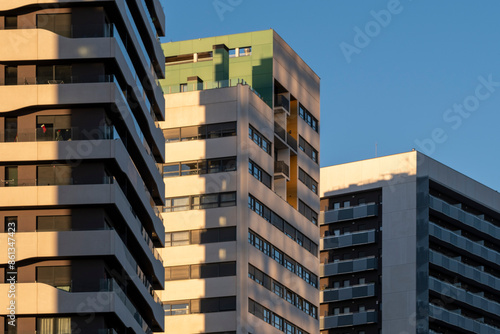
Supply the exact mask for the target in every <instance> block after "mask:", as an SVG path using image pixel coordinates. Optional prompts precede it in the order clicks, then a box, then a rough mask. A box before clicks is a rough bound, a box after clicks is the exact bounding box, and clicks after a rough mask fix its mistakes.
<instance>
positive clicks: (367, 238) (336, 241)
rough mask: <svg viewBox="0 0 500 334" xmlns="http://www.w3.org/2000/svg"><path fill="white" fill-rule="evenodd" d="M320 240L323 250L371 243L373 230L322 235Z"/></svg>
mask: <svg viewBox="0 0 500 334" xmlns="http://www.w3.org/2000/svg"><path fill="white" fill-rule="evenodd" d="M322 242H323V249H324V250H327V249H337V248H342V247H350V246H356V245H363V244H368V243H373V242H375V230H369V231H361V232H354V233H350V234H344V235H340V236H329V237H324V238H323V240H322Z"/></svg>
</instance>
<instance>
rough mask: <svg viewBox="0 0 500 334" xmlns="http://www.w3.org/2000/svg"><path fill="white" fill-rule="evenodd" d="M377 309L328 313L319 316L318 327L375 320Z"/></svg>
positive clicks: (335, 326) (373, 321)
mask: <svg viewBox="0 0 500 334" xmlns="http://www.w3.org/2000/svg"><path fill="white" fill-rule="evenodd" d="M377 318H378V316H377V311H375V310H368V311H366V312H358V313H347V314H338V315H328V316H325V317H324V318H320V321H319V329H326V328H338V327H347V326H358V325H364V324H371V323H376V322H377Z"/></svg>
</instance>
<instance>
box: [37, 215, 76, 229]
mask: <svg viewBox="0 0 500 334" xmlns="http://www.w3.org/2000/svg"><path fill="white" fill-rule="evenodd" d="M36 230H37V231H39V232H44V231H71V216H39V217H36Z"/></svg>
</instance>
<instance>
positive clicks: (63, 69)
mask: <svg viewBox="0 0 500 334" xmlns="http://www.w3.org/2000/svg"><path fill="white" fill-rule="evenodd" d="M71 82H73V79H72V68H71V65H37V67H36V83H38V84H63V83H71Z"/></svg>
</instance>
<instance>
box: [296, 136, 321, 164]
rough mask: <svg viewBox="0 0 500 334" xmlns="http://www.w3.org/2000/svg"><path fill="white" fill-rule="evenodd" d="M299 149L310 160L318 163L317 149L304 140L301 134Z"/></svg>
mask: <svg viewBox="0 0 500 334" xmlns="http://www.w3.org/2000/svg"><path fill="white" fill-rule="evenodd" d="M299 149H300V150H301V151H302V152H304V153H305V154H306V155H307V156H308V157H309V158H311V160H312V161H314V162H315V163H318V151H317V150H315V149H314V148H313V147H312V146H311V144H309V143H308V142H307V141H305V139H304V138H302V136H299Z"/></svg>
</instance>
